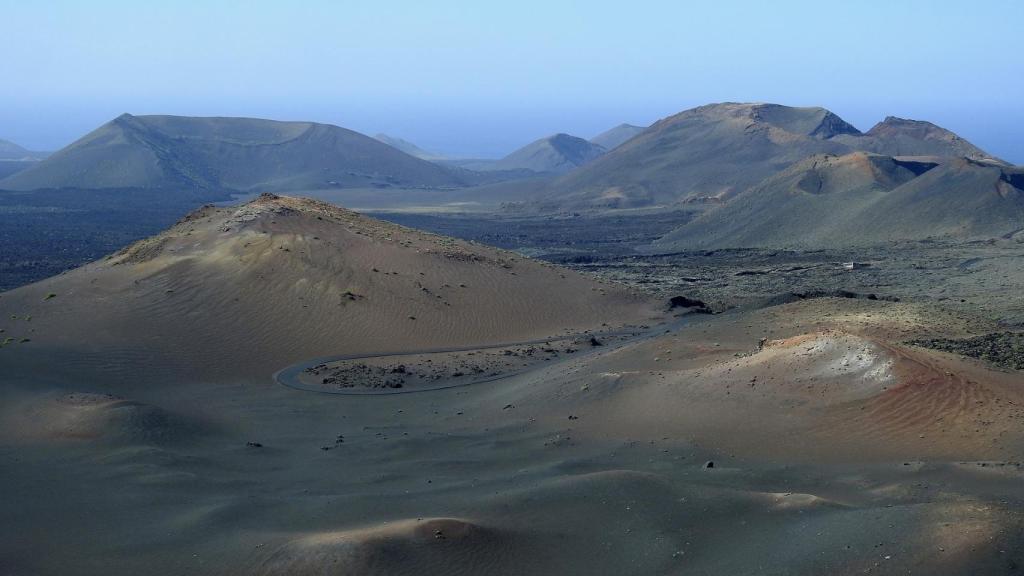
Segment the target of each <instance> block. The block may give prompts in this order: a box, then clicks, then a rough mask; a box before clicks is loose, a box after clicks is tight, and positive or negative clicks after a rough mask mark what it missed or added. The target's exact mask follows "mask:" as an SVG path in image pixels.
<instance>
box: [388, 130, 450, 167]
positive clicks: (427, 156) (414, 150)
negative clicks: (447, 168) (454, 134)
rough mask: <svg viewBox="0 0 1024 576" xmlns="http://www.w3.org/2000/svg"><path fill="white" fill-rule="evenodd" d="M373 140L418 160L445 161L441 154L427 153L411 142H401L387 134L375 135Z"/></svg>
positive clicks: (399, 139) (401, 140)
mask: <svg viewBox="0 0 1024 576" xmlns="http://www.w3.org/2000/svg"><path fill="white" fill-rule="evenodd" d="M374 138H375V139H376V140H378V141H380V142H383V143H385V144H387V145H388V146H391V147H392V148H397V149H399V150H401V151H402V152H405V153H406V154H408V155H410V156H415V157H416V158H419V159H420V160H429V161H432V162H433V161H438V160H445V156H444V155H443V154H438V153H436V152H429V151H427V150H424V149H423V148H420V147H419V146H417V145H415V144H413V143H412V142H409V141H408V140H403V139H401V138H397V137H395V136H388V135H387V134H377V135H376V136H374Z"/></svg>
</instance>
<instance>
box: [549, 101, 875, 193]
mask: <svg viewBox="0 0 1024 576" xmlns="http://www.w3.org/2000/svg"><path fill="white" fill-rule="evenodd" d="M838 134H859V132H858V131H857V129H856V128H854V127H853V126H851V125H849V124H847V123H846V122H844V121H843V120H842V119H841V118H839V117H838V116H836V115H835V114H832V113H831V112H829V111H828V110H825V109H824V108H789V107H786V106H778V105H774V104H712V105H709V106H702V107H700V108H694V109H692V110H687V111H685V112H682V113H680V114H676V115H675V116H671V117H669V118H665V119H663V120H660V121H658V122H656V123H655V124H654V125H653V126H651V127H650V128H648V129H647V130H646V131H645V132H644V133H642V134H640V135H638V136H636V137H635V138H633V139H631V140H630V141H628V142H626V143H625V144H623V145H621V146H619V147H618V148H616V149H615V150H612V151H611V152H609V153H608V154H606V155H604V156H603V157H601V158H599V159H597V160H595V161H594V162H593V163H591V164H590V165H588V166H586V167H584V168H581V169H579V170H576V171H574V172H572V173H570V174H567V175H565V176H563V177H561V178H560V179H558V180H557V181H555V182H554V183H552V185H551V187H550V190H549V191H548V192H547V193H546V194H545V197H546V198H550V199H552V201H553V202H556V203H558V204H560V205H561V206H563V207H612V208H615V207H633V206H651V205H663V204H674V203H676V202H679V201H688V200H696V199H706V198H713V199H725V198H728V197H729V196H730V195H732V194H735V193H738V192H740V191H742V190H745V189H746V188H748V187H750V186H752V185H754V184H756V183H757V182H759V181H761V180H762V179H764V178H766V177H767V176H770V175H772V174H775V173H776V172H779V171H780V170H783V169H785V168H786V167H787V166H789V165H790V164H792V163H794V162H797V161H799V160H802V159H804V158H806V157H808V156H811V155H813V154H819V153H832V154H839V153H843V152H846V151H848V150H849V148H848V146H846V145H844V144H841V143H838V142H833V141H832V140H831V138H832V137H834V136H836V135H838Z"/></svg>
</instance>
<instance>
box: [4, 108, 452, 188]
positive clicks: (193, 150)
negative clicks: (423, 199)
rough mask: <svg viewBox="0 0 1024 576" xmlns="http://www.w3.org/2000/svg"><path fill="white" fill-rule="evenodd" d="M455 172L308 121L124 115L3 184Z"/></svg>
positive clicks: (263, 184) (362, 182)
mask: <svg viewBox="0 0 1024 576" xmlns="http://www.w3.org/2000/svg"><path fill="white" fill-rule="evenodd" d="M461 184H462V181H461V179H460V178H459V177H458V176H456V175H454V174H453V173H452V172H450V171H449V170H447V169H445V168H443V167H440V166H437V165H435V164H431V163H430V162H426V161H423V160H420V159H418V158H413V157H412V156H409V155H408V154H405V153H404V152H400V151H398V150H396V149H394V148H392V147H391V146H388V145H386V144H383V143H381V142H378V141H377V140H374V139H373V138H370V137H368V136H364V135H362V134H359V133H357V132H353V131H351V130H346V129H344V128H339V127H337V126H331V125H327V124H316V123H312V122H277V121H272V120H258V119H251V118H191V117H182V116H132V115H130V114H124V115H122V116H119V117H118V118H116V119H114V120H112V121H111V122H108V123H107V124H104V125H103V126H101V127H99V128H98V129H96V130H94V131H93V132H91V133H89V134H87V135H86V136H84V137H83V138H81V139H79V140H78V141H76V142H74V143H73V144H71V145H69V146H67V147H66V148H64V149H62V150H60V151H59V152H56V153H54V154H53V155H52V156H50V157H49V158H48V159H46V160H45V161H43V162H40V163H39V164H38V165H36V166H33V167H32V168H29V169H27V170H24V171H22V172H19V173H18V174H15V175H13V176H10V177H8V178H6V179H4V180H2V181H0V189H10V190H34V189H41V188H65V187H77V188H90V189H103V188H152V189H181V188H186V189H196V188H198V189H220V190H225V189H227V190H238V191H252V190H302V189H307V190H309V189H322V188H330V187H337V186H345V187H362V186H416V187H419V186H423V187H448V186H458V185H461Z"/></svg>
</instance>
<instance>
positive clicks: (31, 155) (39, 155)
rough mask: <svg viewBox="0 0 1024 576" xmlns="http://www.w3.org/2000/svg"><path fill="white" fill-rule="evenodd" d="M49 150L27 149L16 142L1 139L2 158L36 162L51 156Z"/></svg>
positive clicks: (0, 154)
mask: <svg viewBox="0 0 1024 576" xmlns="http://www.w3.org/2000/svg"><path fill="white" fill-rule="evenodd" d="M49 155H50V153H49V152H35V151H32V150H26V149H24V148H22V147H21V146H18V145H17V144H15V143H14V142H10V141H8V140H2V139H0V160H18V161H26V162H34V161H38V160H42V159H43V158H46V157H47V156H49Z"/></svg>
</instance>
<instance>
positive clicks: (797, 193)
mask: <svg viewBox="0 0 1024 576" xmlns="http://www.w3.org/2000/svg"><path fill="white" fill-rule="evenodd" d="M1021 230H1024V169H1022V168H1013V167H1008V166H1005V165H1003V164H999V163H996V162H992V161H982V160H971V159H968V158H952V159H932V160H926V159H921V158H909V159H908V158H907V157H892V156H882V155H877V154H872V153H868V152H853V153H850V154H846V155H843V156H829V155H815V156H812V157H810V158H807V159H805V160H803V161H800V162H798V163H796V164H795V165H793V166H791V167H789V168H788V169H786V170H783V171H782V172H780V173H779V174H776V175H774V176H770V177H768V178H767V179H765V180H764V181H763V182H761V183H759V184H758V185H756V186H753V187H751V188H749V189H748V190H745V191H744V192H742V193H740V194H738V195H737V196H735V197H734V198H732V199H730V200H729V201H728V202H726V203H725V204H723V205H722V206H720V207H717V208H714V209H711V210H708V211H707V212H706V213H705V214H703V215H702V216H700V217H698V218H697V219H696V220H693V221H692V222H689V223H688V224H685V225H683V226H682V227H680V228H678V229H676V230H675V231H673V232H671V233H669V234H668V235H666V236H664V237H662V238H661V239H659V240H658V241H657V242H656V243H655V249H656V250H659V251H674V250H682V249H691V248H724V247H744V248H747V247H792V248H811V247H829V246H853V245H859V244H876V243H878V242H880V241H891V240H920V239H926V238H943V237H952V238H971V237H978V236H987V237H998V236H1010V235H1013V234H1014V233H1018V232H1020V231H1021Z"/></svg>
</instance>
